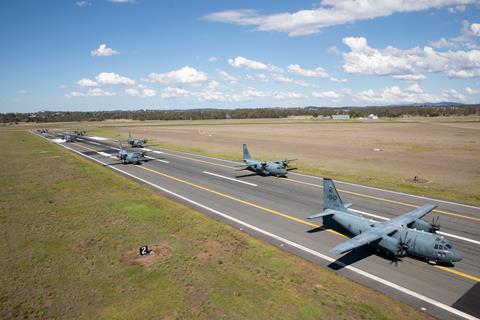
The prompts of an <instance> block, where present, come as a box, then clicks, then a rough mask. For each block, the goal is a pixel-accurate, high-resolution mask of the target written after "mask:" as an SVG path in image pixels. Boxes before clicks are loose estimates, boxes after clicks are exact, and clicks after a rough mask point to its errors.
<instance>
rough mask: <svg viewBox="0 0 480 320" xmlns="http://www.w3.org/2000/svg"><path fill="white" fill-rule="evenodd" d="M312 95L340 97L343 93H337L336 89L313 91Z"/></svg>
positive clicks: (328, 97) (330, 97)
mask: <svg viewBox="0 0 480 320" xmlns="http://www.w3.org/2000/svg"><path fill="white" fill-rule="evenodd" d="M312 96H314V97H317V98H327V99H338V98H340V97H341V95H340V94H339V93H336V92H335V91H323V92H313V93H312Z"/></svg>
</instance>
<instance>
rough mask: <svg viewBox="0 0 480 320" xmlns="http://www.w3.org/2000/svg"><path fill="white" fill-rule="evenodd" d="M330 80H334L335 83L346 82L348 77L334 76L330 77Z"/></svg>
mask: <svg viewBox="0 0 480 320" xmlns="http://www.w3.org/2000/svg"><path fill="white" fill-rule="evenodd" d="M330 81H332V82H336V83H344V82H347V81H348V79H346V78H335V77H330Z"/></svg>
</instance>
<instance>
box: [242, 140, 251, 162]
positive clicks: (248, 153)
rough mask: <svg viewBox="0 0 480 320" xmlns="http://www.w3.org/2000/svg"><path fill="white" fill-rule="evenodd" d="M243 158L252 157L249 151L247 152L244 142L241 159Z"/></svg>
mask: <svg viewBox="0 0 480 320" xmlns="http://www.w3.org/2000/svg"><path fill="white" fill-rule="evenodd" d="M245 159H252V157H251V156H250V152H248V148H247V145H246V144H245V143H244V144H243V160H245Z"/></svg>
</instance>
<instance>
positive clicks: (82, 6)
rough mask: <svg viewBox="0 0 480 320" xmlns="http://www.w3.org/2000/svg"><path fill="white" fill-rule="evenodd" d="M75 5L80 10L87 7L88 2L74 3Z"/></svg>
mask: <svg viewBox="0 0 480 320" xmlns="http://www.w3.org/2000/svg"><path fill="white" fill-rule="evenodd" d="M75 5H76V6H77V7H80V8H84V7H88V6H89V5H90V2H88V1H76V2H75Z"/></svg>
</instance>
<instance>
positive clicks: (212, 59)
mask: <svg viewBox="0 0 480 320" xmlns="http://www.w3.org/2000/svg"><path fill="white" fill-rule="evenodd" d="M217 60H218V58H217V57H209V58H208V62H215V61H217Z"/></svg>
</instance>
